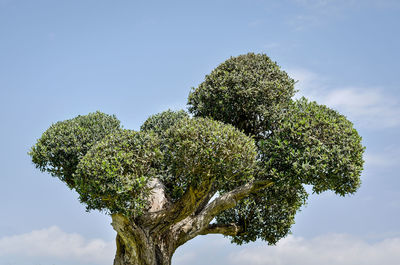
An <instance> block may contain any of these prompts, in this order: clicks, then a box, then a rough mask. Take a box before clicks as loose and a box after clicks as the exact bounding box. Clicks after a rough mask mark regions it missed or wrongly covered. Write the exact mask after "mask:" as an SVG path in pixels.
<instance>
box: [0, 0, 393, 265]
mask: <svg viewBox="0 0 400 265" xmlns="http://www.w3.org/2000/svg"><path fill="white" fill-rule="evenodd" d="M399 12H400V2H399V1H396V0H376V1H373V0H363V1H362V0H359V1H358V0H347V1H345V0H281V1H278V0H277V1H272V0H247V1H245V0H230V1H227V0H214V1H208V0H203V1H187V0H186V1H174V0H171V1H151V0H150V1H128V0H125V1H124V0H121V1H103V0H96V1H95V0H80V1H76V0H70V1H50V0H47V1H46V0H37V1H23V0H0V124H1V130H0V146H1V148H0V161H1V162H0V163H1V164H0V165H1V171H0V208H1V212H0V264H5V265H11V264H18V265H31V264H32V265H37V264H41V265H66V264H77V265H92V264H100V265H103V264H104V265H106V264H112V259H113V255H114V251H115V247H114V242H113V240H114V237H115V233H114V231H113V230H112V228H111V226H110V218H109V217H108V216H106V215H104V214H101V213H98V212H90V213H87V212H85V208H84V206H83V205H81V204H79V202H78V200H77V195H76V194H75V193H74V192H72V191H70V190H68V188H67V187H66V186H65V185H64V184H63V183H61V182H60V181H58V180H57V179H54V178H52V177H50V176H49V175H47V174H44V173H41V172H39V171H38V170H36V169H35V168H34V166H33V165H32V163H31V162H30V158H29V157H28V155H27V152H28V150H29V148H30V147H31V146H32V145H33V144H34V143H35V141H36V139H37V138H39V137H40V135H41V134H42V133H43V132H44V130H46V129H47V128H48V127H49V126H50V125H51V124H52V123H53V122H56V121H59V120H64V119H68V118H72V117H75V116H76V115H79V114H87V113H89V112H93V111H96V110H100V111H103V112H105V113H109V114H115V115H116V116H117V117H118V118H119V119H120V120H121V122H122V124H123V125H124V127H125V128H130V129H139V127H140V125H141V123H142V122H143V121H144V120H145V119H146V118H147V117H148V116H149V115H151V114H155V113H158V112H160V111H163V110H166V109H168V108H172V109H181V108H183V109H184V108H186V100H187V95H188V93H189V91H190V88H191V87H195V86H197V85H198V84H199V83H201V82H202V80H203V78H204V76H205V75H206V74H208V73H209V72H210V71H211V70H212V69H213V68H215V67H216V66H217V65H218V64H219V63H222V62H223V61H224V60H226V59H227V58H229V57H230V56H237V55H240V54H244V53H247V52H256V53H266V54H267V55H268V56H270V57H271V58H272V59H273V60H274V61H277V62H278V64H279V65H280V66H281V67H282V68H283V69H284V70H285V71H287V72H288V73H289V74H290V75H291V76H292V77H293V78H295V79H296V80H298V83H297V88H298V89H299V90H300V92H299V95H304V96H306V97H309V98H311V99H313V100H317V101H318V102H319V103H323V104H327V105H328V106H330V107H332V108H335V109H337V110H339V111H340V112H341V113H343V114H345V115H346V116H347V117H348V118H349V119H350V120H351V121H353V122H354V124H355V127H356V128H357V129H358V131H359V132H360V134H361V135H362V137H363V143H364V145H365V146H366V147H367V149H366V154H365V160H366V164H365V170H364V172H363V174H362V181H363V184H362V187H361V188H360V190H359V191H358V193H357V194H355V195H352V196H347V197H344V198H341V197H337V196H335V195H333V194H331V193H324V194H322V195H318V196H316V195H312V196H311V197H310V200H309V203H308V206H307V207H305V208H304V209H303V210H302V211H301V212H300V213H299V214H298V215H297V218H296V224H295V225H294V226H293V229H292V232H293V233H292V234H291V235H290V236H288V237H287V238H285V239H283V240H281V241H280V242H279V243H278V245H277V246H274V247H271V246H266V244H264V243H263V242H255V243H252V244H247V245H242V246H240V247H238V246H234V245H231V244H230V243H229V240H228V239H226V238H223V237H219V236H207V237H199V238H196V239H194V240H192V241H191V242H189V243H188V244H187V245H184V246H182V247H181V248H180V249H178V250H177V252H176V254H175V256H174V259H173V264H174V265H181V264H188V263H191V264H194V265H196V264H204V263H205V262H208V264H250V265H258V264H263V265H270V264H271V265H272V264H282V265H288V264H294V263H296V264H300V265H303V264H307V265H310V264H311V265H312V264H327V265H336V264H341V265H343V264H344V265H358V264H367V265H368V264H370V265H376V264H388V265H395V264H397V262H398V260H399V259H400V254H399V253H400V228H399V225H398V224H399V223H400V179H399V173H398V172H399V170H400V151H399V150H400V140H399V137H398V136H399V133H398V130H399V128H400V93H399V85H400V81H399V78H398V77H399V75H400V70H399V63H398V62H399V61H400V52H399V50H398V47H400V37H399V34H398V29H399V27H400V16H399V15H398V14H399Z"/></svg>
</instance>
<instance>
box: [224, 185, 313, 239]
mask: <svg viewBox="0 0 400 265" xmlns="http://www.w3.org/2000/svg"><path fill="white" fill-rule="evenodd" d="M306 199H307V192H306V191H305V190H304V188H303V186H302V185H301V184H297V185H272V186H271V187H269V188H267V189H264V190H261V191H259V192H257V194H251V195H250V196H249V197H248V198H246V199H244V200H242V201H240V202H239V203H238V205H237V206H236V207H234V208H231V209H228V210H226V211H224V212H222V213H221V214H219V215H218V216H217V218H216V223H218V224H230V223H235V224H237V225H239V226H240V227H241V228H240V232H239V233H238V234H237V235H236V236H233V237H232V238H231V239H232V242H233V243H236V244H239V245H240V244H243V243H248V242H250V241H255V240H257V239H262V240H264V241H267V242H268V243H269V244H275V243H276V242H277V241H278V240H279V239H281V238H282V237H285V236H286V235H287V234H288V233H289V232H290V227H291V226H292V225H293V224H294V217H295V214H296V213H297V211H298V210H299V209H300V207H301V206H302V205H304V204H305V202H306Z"/></svg>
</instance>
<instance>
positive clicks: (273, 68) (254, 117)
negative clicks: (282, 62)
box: [188, 53, 295, 136]
mask: <svg viewBox="0 0 400 265" xmlns="http://www.w3.org/2000/svg"><path fill="white" fill-rule="evenodd" d="M294 83H295V82H294V80H293V79H291V78H290V77H289V76H288V75H287V74H286V73H285V72H284V71H282V70H281V69H280V67H279V66H278V65H277V64H276V63H275V62H273V61H272V60H271V59H270V58H269V57H268V56H266V55H265V54H254V53H249V54H246V55H241V56H238V57H231V58H230V59H228V60H226V61H225V62H224V63H222V64H220V65H219V66H218V67H217V68H215V69H214V70H213V71H212V72H211V74H209V75H207V76H206V77H205V81H204V82H203V83H201V84H200V85H199V87H198V88H196V89H192V91H191V93H190V94H189V100H188V105H189V111H190V112H191V113H193V114H194V115H195V116H200V117H212V118H213V119H215V120H219V121H222V122H224V123H229V124H232V125H234V126H235V127H236V128H238V129H240V130H243V131H244V132H245V133H246V134H248V135H255V136H258V135H260V134H261V135H265V134H268V133H269V131H271V129H272V126H273V125H274V121H276V120H277V119H279V117H280V116H281V114H282V109H284V108H285V107H286V106H287V105H288V103H290V98H291V97H292V96H293V95H294V92H295V91H294Z"/></svg>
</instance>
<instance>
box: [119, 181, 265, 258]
mask: <svg viewBox="0 0 400 265" xmlns="http://www.w3.org/2000/svg"><path fill="white" fill-rule="evenodd" d="M210 182H211V181H210ZM210 182H208V183H207V182H206V183H203V184H204V185H200V186H199V187H197V189H193V188H189V189H188V190H187V192H186V193H185V195H184V196H183V198H182V200H179V201H177V202H175V203H172V202H171V201H170V200H169V199H168V197H167V196H166V194H165V188H164V186H163V184H162V183H161V182H160V181H159V180H157V179H155V180H153V181H151V182H150V183H149V186H150V188H151V189H152V192H151V195H150V196H149V198H148V200H149V208H148V209H147V212H146V213H145V214H143V215H142V216H141V217H139V218H136V219H134V220H133V219H129V218H127V217H125V216H123V215H120V214H114V215H112V226H113V228H114V229H115V231H116V232H117V237H116V244H117V253H116V255H115V259H114V265H170V264H171V259H172V255H173V254H174V252H175V250H176V249H177V248H178V247H179V246H181V245H182V244H184V243H186V242H187V241H188V240H190V239H192V238H194V237H196V236H198V235H206V234H223V235H236V234H237V233H238V232H240V230H241V227H240V225H238V224H233V223H232V224H223V225H220V224H219V225H216V224H210V222H211V221H212V220H213V218H214V217H215V216H216V215H217V214H219V213H220V212H222V211H224V210H226V209H229V208H231V207H234V206H235V205H236V203H237V202H238V201H240V200H241V199H243V198H245V197H246V196H248V195H249V194H250V193H251V192H255V191H257V190H260V189H264V188H266V187H268V186H270V185H271V184H272V182H271V181H268V180H265V181H256V182H251V183H247V184H245V185H243V186H240V187H238V188H236V189H234V190H232V191H230V192H227V193H225V194H223V195H221V196H220V197H218V198H216V199H214V200H213V201H212V202H209V201H210V199H211V197H212V195H214V194H215V191H213V190H212V187H211V185H210V184H209V183H210ZM180 209H181V211H179V210H180Z"/></svg>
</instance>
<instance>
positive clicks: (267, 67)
mask: <svg viewBox="0 0 400 265" xmlns="http://www.w3.org/2000/svg"><path fill="white" fill-rule="evenodd" d="M293 85H294V81H293V80H292V79H291V78H289V77H288V76H287V74H286V73H285V72H283V71H281V70H280V69H279V67H278V66H277V65H276V64H275V63H274V62H272V61H271V60H270V59H269V58H268V57H267V56H266V55H264V54H252V53H249V54H246V55H241V56H238V57H233V58H230V59H228V60H227V61H225V62H224V63H222V64H221V65H219V66H218V67H217V68H216V69H215V70H213V71H212V72H211V74H210V75H208V76H206V79H205V81H204V82H203V83H201V84H200V85H199V87H198V88H196V89H193V90H192V92H191V93H190V95H189V100H188V105H189V110H190V112H191V113H193V114H194V115H195V116H200V117H210V118H213V119H215V120H219V121H223V122H225V123H229V124H232V125H233V126H235V127H236V128H238V129H240V130H243V131H244V132H245V133H246V134H248V135H252V136H254V138H255V140H256V145H257V154H258V155H257V157H258V159H257V170H256V171H255V173H254V177H255V178H256V179H265V178H268V179H271V180H273V182H274V185H273V186H271V187H269V188H267V189H265V190H262V191H260V192H258V193H257V194H252V195H251V196H249V197H248V198H247V199H245V200H243V201H241V202H239V203H238V204H237V206H236V207H234V208H232V209H229V210H226V211H224V212H223V213H221V214H220V215H219V216H217V218H216V219H217V222H219V223H221V224H224V223H225V224H226V223H231V222H236V223H238V224H242V225H244V227H245V229H244V231H242V232H241V233H240V234H239V235H237V236H234V237H232V241H233V242H235V243H238V244H242V243H245V242H249V241H254V240H256V239H257V238H260V239H263V240H266V241H268V242H269V243H271V244H274V243H275V242H277V241H278V240H279V239H280V238H282V237H284V236H285V235H286V234H287V233H288V232H289V231H290V226H291V225H292V224H293V223H294V216H295V213H296V211H298V210H299V209H300V207H301V205H303V204H304V203H305V200H306V198H307V193H306V192H305V190H304V188H303V185H304V184H310V185H313V191H314V192H316V193H320V192H323V191H325V190H333V191H334V192H336V193H337V194H340V195H345V194H348V193H353V192H355V191H356V190H357V188H358V187H359V186H360V174H361V171H362V166H363V159H362V155H363V152H364V147H363V146H362V144H361V137H360V136H359V135H358V133H357V131H356V130H355V129H354V128H353V125H352V123H351V122H350V121H348V120H347V119H346V118H345V117H344V116H343V115H340V114H339V113H337V112H336V111H334V110H331V109H329V108H328V107H326V106H321V105H318V104H316V103H315V102H308V101H307V100H306V99H304V98H303V99H300V100H298V101H293V100H292V99H291V97H292V96H293V94H294V88H293Z"/></svg>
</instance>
